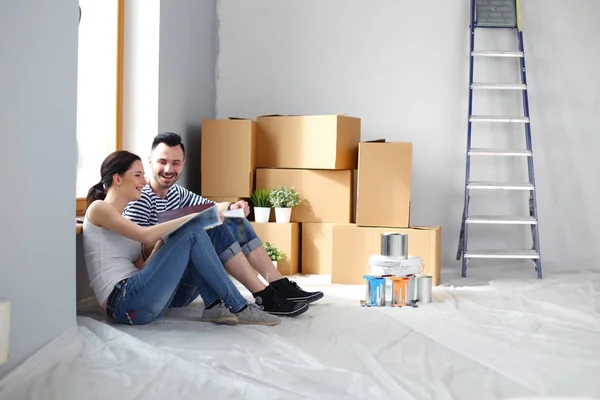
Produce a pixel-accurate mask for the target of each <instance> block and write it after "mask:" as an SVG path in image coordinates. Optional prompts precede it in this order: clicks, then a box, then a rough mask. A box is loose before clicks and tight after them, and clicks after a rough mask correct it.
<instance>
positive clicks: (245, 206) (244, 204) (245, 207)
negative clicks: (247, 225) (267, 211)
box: [229, 200, 250, 217]
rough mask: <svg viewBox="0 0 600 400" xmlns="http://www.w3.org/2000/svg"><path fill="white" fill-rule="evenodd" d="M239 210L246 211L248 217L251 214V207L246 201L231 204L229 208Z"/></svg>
mask: <svg viewBox="0 0 600 400" xmlns="http://www.w3.org/2000/svg"><path fill="white" fill-rule="evenodd" d="M238 208H242V209H243V210H244V215H245V216H246V217H247V216H248V214H250V206H249V205H248V203H247V202H246V201H245V200H240V201H238V202H235V203H231V206H229V209H230V210H237V209H238Z"/></svg>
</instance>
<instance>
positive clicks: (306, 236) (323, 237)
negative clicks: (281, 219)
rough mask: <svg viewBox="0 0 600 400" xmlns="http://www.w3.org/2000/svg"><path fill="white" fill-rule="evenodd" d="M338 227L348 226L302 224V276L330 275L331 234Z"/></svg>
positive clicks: (331, 257)
mask: <svg viewBox="0 0 600 400" xmlns="http://www.w3.org/2000/svg"><path fill="white" fill-rule="evenodd" d="M338 226H350V224H335V223H319V222H315V223H303V224H302V226H301V229H300V230H301V231H302V242H301V246H302V257H301V263H302V269H301V271H302V274H307V275H308V274H318V275H330V274H331V265H332V263H333V232H334V230H335V228H336V227H338Z"/></svg>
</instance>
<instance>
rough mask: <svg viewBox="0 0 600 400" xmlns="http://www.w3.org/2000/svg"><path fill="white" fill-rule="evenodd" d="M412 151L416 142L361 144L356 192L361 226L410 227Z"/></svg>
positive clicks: (358, 219) (357, 217)
mask: <svg viewBox="0 0 600 400" xmlns="http://www.w3.org/2000/svg"><path fill="white" fill-rule="evenodd" d="M412 152H413V146H412V143H405V142H388V143H385V142H383V141H374V142H363V143H360V145H359V150H358V183H357V191H356V192H357V200H356V224H357V225H358V226H373V227H394V228H396V227H398V228H405V227H408V226H410V189H411V177H412Z"/></svg>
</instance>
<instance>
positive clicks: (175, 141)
mask: <svg viewBox="0 0 600 400" xmlns="http://www.w3.org/2000/svg"><path fill="white" fill-rule="evenodd" d="M161 143H164V144H166V145H167V146H169V147H175V146H181V150H182V151H183V155H184V156H185V146H184V145H183V142H182V141H181V136H179V135H178V134H176V133H173V132H162V133H159V134H158V135H156V136H155V137H154V140H153V141H152V149H151V150H154V149H155V148H156V146H158V145H159V144H161Z"/></svg>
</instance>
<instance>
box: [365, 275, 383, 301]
mask: <svg viewBox="0 0 600 400" xmlns="http://www.w3.org/2000/svg"><path fill="white" fill-rule="evenodd" d="M363 278H365V280H366V282H365V285H366V299H365V300H366V303H367V304H366V305H367V307H383V306H385V279H384V278H382V277H381V276H373V275H365V276H363Z"/></svg>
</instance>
